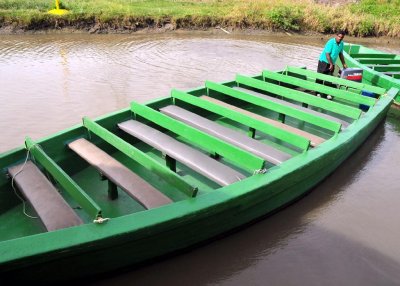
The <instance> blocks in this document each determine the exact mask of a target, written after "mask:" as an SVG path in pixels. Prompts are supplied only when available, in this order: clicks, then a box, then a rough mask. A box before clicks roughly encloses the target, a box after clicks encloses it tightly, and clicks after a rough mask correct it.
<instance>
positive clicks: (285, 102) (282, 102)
mask: <svg viewBox="0 0 400 286" xmlns="http://www.w3.org/2000/svg"><path fill="white" fill-rule="evenodd" d="M235 89H238V90H241V91H243V92H246V93H248V94H251V95H254V96H257V97H260V98H270V96H268V95H265V94H264V93H262V92H257V91H254V90H250V89H248V88H244V87H235ZM270 100H272V101H274V102H277V103H279V104H282V105H285V106H289V107H293V108H296V109H298V110H302V111H304V112H307V113H310V114H314V115H316V116H319V117H322V118H325V119H327V120H331V121H334V122H337V123H340V124H341V125H342V128H346V127H347V126H349V125H350V123H349V122H347V121H345V120H342V119H340V118H337V117H334V116H331V115H329V114H325V113H321V112H319V111H316V110H313V109H310V108H307V107H303V106H300V105H298V104H295V103H292V102H289V101H286V100H282V99H279V98H270Z"/></svg>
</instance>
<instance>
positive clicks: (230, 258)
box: [0, 32, 400, 285]
mask: <svg viewBox="0 0 400 286" xmlns="http://www.w3.org/2000/svg"><path fill="white" fill-rule="evenodd" d="M326 39H327V38H320V37H299V36H290V35H286V34H285V35H272V36H271V35H240V36H238V35H226V34H223V33H222V32H221V34H218V33H214V34H210V33H195V34H193V33H175V34H149V35H148V34H135V35H85V34H71V35H62V34H60V35H54V34H53V35H23V36H20V35H19V36H16V35H14V36H4V35H0V130H1V133H0V134H1V135H0V153H1V152H4V151H7V150H9V149H11V148H14V147H16V146H19V145H21V144H22V143H23V141H24V138H25V136H30V137H32V138H33V139H38V138H41V137H43V136H47V135H50V134H52V133H54V132H56V131H59V130H61V129H64V128H67V127H70V126H72V125H74V124H78V123H79V122H80V119H81V118H82V117H83V116H89V117H93V118H94V117H96V116H99V115H102V114H105V113H108V112H112V111H115V110H118V109H120V108H124V107H127V106H128V105H129V102H130V101H132V100H136V101H139V102H146V101H148V100H151V99H155V98H157V97H160V96H165V95H168V94H169V91H170V90H171V89H172V88H179V89H190V88H194V87H198V86H201V85H202V84H203V82H204V81H205V80H207V79H209V80H213V81H227V80H231V79H233V78H234V76H235V75H236V74H237V73H241V74H245V75H255V74H258V73H260V72H261V71H262V69H271V70H279V69H282V68H284V67H285V66H286V65H297V66H307V67H308V68H310V69H313V70H315V69H316V64H317V58H318V56H319V53H320V52H321V49H322V47H323V45H324V43H325V41H326ZM345 40H348V41H352V42H359V41H361V40H359V39H348V38H346V39H345ZM363 44H365V45H367V46H371V47H376V48H380V49H382V50H386V51H389V52H394V53H397V54H399V53H400V50H399V45H398V43H392V40H389V41H388V40H384V41H383V40H381V39H378V40H367V41H364V42H363ZM399 142H400V111H399V110H397V109H391V111H390V112H389V115H388V118H387V120H386V121H385V122H384V123H383V124H381V125H380V126H379V127H378V128H377V130H376V131H375V132H374V133H373V134H372V136H371V137H370V138H369V139H368V140H367V141H366V142H365V143H364V145H363V146H362V147H361V148H360V149H359V150H358V151H357V152H356V153H355V154H354V155H353V156H352V157H350V158H349V159H348V160H347V161H345V162H344V164H343V165H342V166H341V167H340V168H339V169H338V170H337V171H336V172H335V173H334V174H333V175H331V176H330V177H328V178H327V179H326V180H325V181H323V182H322V183H321V184H320V185H319V186H317V187H316V188H315V189H314V190H313V191H312V192H311V193H310V194H309V195H308V196H306V197H304V198H303V199H301V200H300V201H298V202H296V203H295V204H293V205H291V206H290V207H288V208H286V209H284V210H282V211H280V212H278V213H277V214H275V215H273V216H270V217H268V218H266V219H264V220H262V221H260V222H258V223H256V224H253V225H251V226H248V227H246V228H245V229H242V230H241V231H239V232H236V233H234V234H231V235H229V236H227V237H225V238H223V239H219V240H217V241H214V242H211V243H209V244H207V245H205V246H203V247H199V248H196V249H194V250H191V251H189V252H186V253H184V254H180V255H178V256H174V257H172V258H169V259H167V260H163V261H160V262H157V263H154V264H152V265H147V266H144V267H142V268H139V269H125V270H124V271H120V272H118V273H114V274H112V275H107V276H106V277H102V278H101V279H100V280H98V281H95V282H93V285H161V284H164V285H165V284H166V285H399V284H400V215H399V208H400V176H399V169H398V167H399V166H400V144H399ZM93 267H95V265H93Z"/></svg>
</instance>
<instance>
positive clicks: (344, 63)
mask: <svg viewBox="0 0 400 286" xmlns="http://www.w3.org/2000/svg"><path fill="white" fill-rule="evenodd" d="M339 58H340V61H341V62H342V65H343V68H344V69H347V65H346V61H345V60H344V56H343V53H342V52H340V53H339Z"/></svg>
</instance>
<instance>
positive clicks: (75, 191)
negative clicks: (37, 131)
mask: <svg viewBox="0 0 400 286" xmlns="http://www.w3.org/2000/svg"><path fill="white" fill-rule="evenodd" d="M25 145H26V148H27V149H28V150H29V151H30V152H31V154H32V156H33V157H34V158H35V160H36V161H37V162H39V163H40V165H42V166H43V168H44V169H45V170H46V171H47V172H49V173H50V175H52V176H53V178H54V179H55V180H56V181H57V182H58V183H59V184H60V185H61V187H63V189H64V190H65V191H67V192H68V193H69V195H70V196H71V197H72V198H73V199H74V200H75V201H76V202H77V203H78V204H79V206H81V207H82V208H83V209H84V210H85V211H86V212H87V213H88V214H89V215H90V216H92V217H93V218H98V217H101V208H100V207H99V206H98V205H97V203H96V202H95V201H93V199H92V198H91V197H89V196H88V195H87V194H86V193H85V192H84V191H83V190H82V189H81V188H80V187H79V186H78V184H77V183H75V181H74V180H72V178H71V177H70V176H68V174H67V173H65V172H64V170H62V169H61V167H60V166H58V165H57V163H56V162H54V161H53V160H52V159H51V158H50V157H49V156H48V155H47V154H46V153H45V152H44V151H43V150H42V148H41V147H40V146H39V145H38V144H36V143H35V142H34V141H33V140H32V139H30V138H26V140H25Z"/></svg>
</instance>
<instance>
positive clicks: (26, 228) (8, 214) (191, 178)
mask: <svg viewBox="0 0 400 286" xmlns="http://www.w3.org/2000/svg"><path fill="white" fill-rule="evenodd" d="M292 103H295V102H294V101H293V102H292ZM245 108H246V107H245ZM247 109H248V110H249V111H251V112H254V113H257V114H260V115H263V116H265V117H268V118H271V119H274V120H278V114H277V113H274V112H271V111H267V110H266V109H263V108H258V107H254V106H253V107H251V108H249V106H247ZM312 109H313V110H316V111H319V112H321V109H319V108H312ZM324 113H326V114H331V113H330V112H324ZM335 116H336V117H338V118H341V119H345V118H344V117H343V116H338V115H337V114H335ZM207 117H208V118H210V119H212V120H214V121H216V122H218V123H220V124H221V125H226V126H229V127H230V128H232V129H235V130H239V131H241V132H243V133H247V131H248V129H247V127H245V126H242V125H240V124H238V123H235V122H233V121H231V120H229V119H227V118H221V117H218V116H215V115H212V114H211V113H210V114H207ZM347 120H348V119H347ZM285 124H288V125H290V126H293V127H296V128H299V129H301V130H304V131H307V132H309V133H312V134H314V135H317V136H320V137H322V138H324V139H329V138H330V137H331V136H332V135H333V134H332V133H330V132H329V131H327V130H326V129H325V130H324V129H322V128H319V127H316V126H314V125H312V124H308V123H305V122H302V121H299V120H297V119H294V118H291V117H289V116H287V117H286V119H285ZM168 134H169V135H172V134H171V133H168ZM255 136H256V137H255V139H257V140H259V141H261V142H263V143H266V144H268V145H270V146H273V147H274V148H277V149H279V150H282V151H284V152H287V153H289V154H291V155H292V156H295V155H296V154H299V153H300V152H299V150H295V149H293V147H292V146H291V145H290V144H285V143H284V142H282V141H280V140H278V139H276V138H273V137H271V136H269V135H266V134H263V133H259V132H257V133H256V135H255ZM177 139H179V140H181V141H183V142H185V143H186V144H188V145H190V144H193V143H191V142H189V141H188V140H183V139H182V138H179V137H178V138H177ZM135 147H137V148H138V149H140V150H142V151H143V152H145V153H146V154H147V155H149V156H150V157H151V158H153V159H155V160H157V161H158V162H160V163H162V164H165V159H164V158H163V156H162V154H160V152H159V151H157V150H154V149H153V148H151V147H150V146H148V145H146V144H144V143H139V144H137V143H136V144H135ZM111 155H112V156H113V157H114V158H116V159H117V160H118V161H120V162H121V163H123V164H125V165H126V166H128V167H129V168H131V169H132V170H134V171H135V173H137V174H138V175H139V176H141V177H142V178H143V179H145V180H146V181H148V182H151V184H152V185H153V186H154V187H155V188H156V189H158V190H161V191H162V192H163V193H164V194H165V195H167V196H168V197H169V198H171V199H172V200H173V201H175V202H176V201H180V200H184V199H187V198H188V196H187V195H185V194H183V193H181V192H177V191H176V188H174V187H173V186H171V185H169V184H168V183H166V182H165V181H163V180H162V179H160V178H159V177H157V176H156V175H154V174H152V173H151V172H149V171H147V170H146V169H145V168H144V167H142V166H140V165H139V164H138V163H135V162H133V161H132V160H131V159H129V158H128V157H126V156H125V155H123V154H122V153H120V152H115V153H114V154H111ZM220 160H221V161H222V162H223V163H224V164H226V165H228V166H230V167H232V168H235V169H237V170H238V168H237V167H235V166H234V165H232V164H230V163H229V162H227V161H225V160H224V159H220ZM83 166H84V167H83V168H81V169H80V170H79V171H78V172H76V173H74V174H69V175H70V176H71V177H72V179H73V180H74V181H75V182H76V183H77V184H78V185H79V186H80V187H81V188H82V189H83V190H85V192H86V193H87V194H88V195H89V196H90V197H91V198H92V199H93V200H94V201H95V202H96V203H97V204H98V205H99V206H100V207H101V209H102V211H103V215H104V217H108V218H115V217H120V216H124V215H128V214H131V213H135V212H139V211H143V210H145V209H144V207H143V206H142V205H140V204H139V203H138V202H136V201H135V200H133V199H132V198H131V197H129V196H128V195H127V194H126V193H125V192H123V191H119V192H118V193H119V197H118V198H117V199H115V200H111V199H109V197H108V192H107V189H108V181H107V180H102V179H101V177H100V175H99V173H98V171H97V170H95V168H94V167H92V166H89V165H87V164H86V165H83ZM273 167H274V166H273V165H272V164H271V165H269V166H267V168H273ZM238 171H240V172H242V173H243V174H244V175H245V176H250V175H251V174H250V173H248V171H247V172H246V171H244V170H238ZM177 173H178V174H179V175H180V176H181V177H182V178H183V179H184V180H185V181H186V182H187V183H189V184H190V185H192V186H196V187H198V189H199V193H198V195H202V194H205V193H207V192H211V191H214V190H215V189H217V188H219V187H220V186H219V185H217V184H216V183H215V182H212V181H210V180H209V179H207V178H205V177H203V176H202V175H200V174H198V173H196V172H194V171H192V170H191V169H189V168H187V167H186V166H184V165H182V164H180V163H179V162H177ZM56 186H57V185H56ZM57 187H58V189H59V190H60V191H61V192H62V193H63V197H64V198H65V199H66V201H67V202H68V203H69V204H70V205H71V206H72V207H73V208H74V209H75V211H76V213H77V214H78V216H79V217H80V218H81V219H82V220H83V221H84V222H85V223H90V222H91V221H92V219H93V218H91V217H89V216H88V214H87V213H86V212H85V211H84V210H83V209H81V208H80V207H79V206H78V205H77V203H76V202H74V200H72V198H71V197H69V195H68V194H67V192H63V191H62V190H61V189H60V187H59V186H57ZM10 189H11V186H10ZM9 196H10V197H13V198H11V200H14V204H13V205H12V206H10V207H9V208H8V209H7V210H5V211H4V212H3V213H2V215H1V216H0V241H4V240H9V239H13V238H18V237H23V236H26V235H32V234H36V233H42V232H43V231H44V227H43V226H42V224H41V222H40V220H39V219H36V218H29V217H28V216H26V215H25V214H24V213H23V207H22V205H21V203H20V201H19V200H18V198H17V197H16V196H15V195H14V194H10V195H9ZM26 211H27V213H29V214H31V215H35V213H34V211H33V210H32V208H31V207H30V206H29V204H26ZM15 225H18V226H19V227H15Z"/></svg>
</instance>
